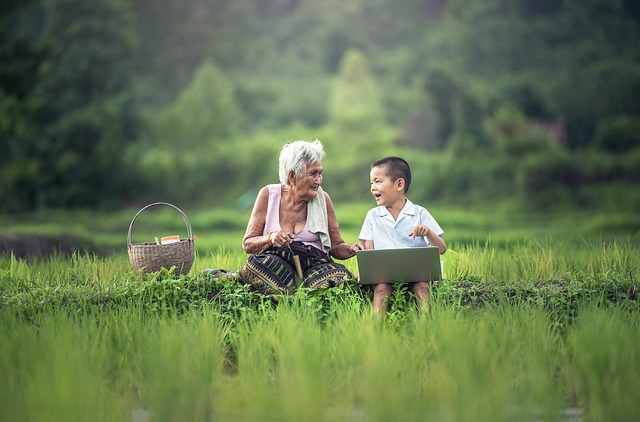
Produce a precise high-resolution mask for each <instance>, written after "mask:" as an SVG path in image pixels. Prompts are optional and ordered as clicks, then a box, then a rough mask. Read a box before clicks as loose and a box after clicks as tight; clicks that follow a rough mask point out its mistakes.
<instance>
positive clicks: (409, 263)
mask: <svg viewBox="0 0 640 422" xmlns="http://www.w3.org/2000/svg"><path fill="white" fill-rule="evenodd" d="M356 258H357V260H358V271H359V273H360V284H378V283H415V282H417V281H434V280H440V279H441V278H442V273H441V267H440V252H439V251H438V247H437V246H427V247H423V248H402V249H369V250H364V251H357V253H356Z"/></svg>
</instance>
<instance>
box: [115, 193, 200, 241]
mask: <svg viewBox="0 0 640 422" xmlns="http://www.w3.org/2000/svg"><path fill="white" fill-rule="evenodd" d="M156 205H167V206H169V207H172V208H175V209H176V210H178V212H179V213H180V214H182V218H183V220H184V223H185V224H186V226H187V230H188V232H189V240H190V241H193V230H191V223H190V222H189V219H188V218H187V216H186V214H185V213H183V212H182V210H181V209H180V208H178V207H176V206H175V205H172V204H170V203H168V202H154V203H153V204H149V205H147V206H146V207H144V208H142V209H141V210H140V211H138V212H137V213H136V215H134V216H133V219H132V220H131V224H129V233H128V234H127V245H129V246H131V230H132V229H133V222H134V221H136V218H138V215H140V213H141V212H142V211H144V210H146V209H147V208H150V207H153V206H156Z"/></svg>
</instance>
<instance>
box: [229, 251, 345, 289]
mask: <svg viewBox="0 0 640 422" xmlns="http://www.w3.org/2000/svg"><path fill="white" fill-rule="evenodd" d="M294 255H296V256H298V258H299V259H300V266H301V267H302V278H299V277H298V276H297V275H296V267H295V263H294ZM239 276H240V279H241V280H242V282H243V283H246V284H250V285H251V286H253V287H254V288H255V289H256V290H258V291H260V292H262V293H264V294H267V295H271V294H278V293H291V292H293V291H295V290H296V289H297V288H298V287H305V288H310V289H320V288H327V287H334V286H338V285H340V284H342V282H343V281H344V280H345V279H346V278H348V277H351V273H349V270H347V267H345V266H344V265H342V264H339V263H337V262H334V261H333V260H332V259H331V258H330V257H329V255H327V254H326V253H324V252H323V251H321V250H319V249H317V248H314V247H313V246H309V245H305V244H304V243H302V242H293V243H292V244H291V248H276V247H273V246H272V247H270V248H269V249H267V250H266V251H264V252H262V253H260V254H255V255H250V256H249V258H248V259H247V262H246V263H245V264H244V265H243V266H242V268H240V273H239Z"/></svg>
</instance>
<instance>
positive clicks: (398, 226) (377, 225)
mask: <svg viewBox="0 0 640 422" xmlns="http://www.w3.org/2000/svg"><path fill="white" fill-rule="evenodd" d="M417 225H423V226H427V227H429V229H430V230H431V231H433V232H434V233H436V234H437V235H438V236H440V237H444V231H443V230H442V228H440V225H439V224H438V222H437V221H436V220H435V218H433V216H432V215H431V214H430V213H429V211H427V210H426V208H424V207H421V206H420V205H416V204H414V203H413V202H411V201H410V200H409V198H407V201H406V202H405V204H404V207H403V208H402V211H400V214H398V219H397V220H394V219H393V216H392V215H391V213H390V212H389V210H388V209H387V208H386V207H385V206H378V207H375V208H372V209H370V210H369V211H368V212H367V216H366V217H365V219H364V223H363V224H362V229H361V230H360V234H359V235H358V239H359V240H360V241H361V242H364V241H365V240H373V245H374V247H375V248H376V249H394V248H416V247H424V246H428V245H429V242H428V241H427V239H426V238H425V237H422V236H419V237H418V236H417V237H416V238H415V239H412V238H411V237H409V233H411V231H413V228H414V227H415V226H417Z"/></svg>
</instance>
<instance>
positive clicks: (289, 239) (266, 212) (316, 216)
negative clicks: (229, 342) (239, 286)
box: [240, 140, 361, 294]
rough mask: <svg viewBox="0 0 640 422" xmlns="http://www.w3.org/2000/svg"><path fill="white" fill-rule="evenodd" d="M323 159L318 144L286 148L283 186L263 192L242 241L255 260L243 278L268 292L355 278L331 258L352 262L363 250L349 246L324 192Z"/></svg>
mask: <svg viewBox="0 0 640 422" xmlns="http://www.w3.org/2000/svg"><path fill="white" fill-rule="evenodd" d="M323 157H324V149H323V148H322V144H321V143H320V141H318V140H316V141H313V142H308V141H295V142H290V143H288V144H286V145H285V146H284V147H283V148H282V150H281V152H280V159H279V161H280V168H279V176H280V183H278V184H272V185H267V186H265V187H263V188H262V189H261V190H260V192H259V193H258V197H257V198H256V202H255V204H254V207H253V211H252V213H251V218H250V220H249V224H248V225H247V231H246V233H245V235H244V238H243V239H242V248H243V249H244V250H245V252H247V253H248V254H251V255H250V256H249V258H248V259H247V262H246V263H245V265H243V266H242V268H241V269H240V277H241V279H242V281H243V282H245V283H248V284H251V285H252V286H253V287H254V288H256V289H257V290H259V291H261V292H262V293H265V294H274V293H278V292H285V293H286V292H289V291H292V290H295V289H296V288H297V287H307V288H314V289H315V288H323V287H333V286H337V285H339V284H341V283H342V282H343V281H344V279H345V277H347V276H351V274H350V273H349V271H348V270H347V268H346V267H345V266H344V265H342V264H339V263H336V262H334V261H333V260H332V259H331V257H335V258H337V259H347V258H351V257H352V256H354V255H355V253H356V250H358V249H360V248H361V245H359V244H347V243H345V242H344V240H343V239H342V236H341V235H340V230H339V228H338V222H337V220H336V215H335V212H334V209H333V204H332V203H331V198H329V195H328V194H327V193H326V192H324V191H323V190H322V188H321V187H320V185H321V184H322V163H321V161H322V158H323ZM298 264H299V265H298Z"/></svg>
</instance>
